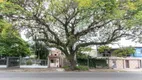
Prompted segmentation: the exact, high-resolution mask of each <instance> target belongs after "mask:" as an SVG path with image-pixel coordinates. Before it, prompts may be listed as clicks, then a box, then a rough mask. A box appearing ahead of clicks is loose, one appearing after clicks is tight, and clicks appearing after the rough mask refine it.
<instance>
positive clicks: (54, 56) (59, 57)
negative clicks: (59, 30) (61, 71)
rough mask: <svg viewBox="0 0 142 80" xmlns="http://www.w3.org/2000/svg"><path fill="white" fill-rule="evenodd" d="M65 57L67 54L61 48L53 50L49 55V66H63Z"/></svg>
mask: <svg viewBox="0 0 142 80" xmlns="http://www.w3.org/2000/svg"><path fill="white" fill-rule="evenodd" d="M64 58H65V56H64V55H63V53H62V52H61V51H60V50H58V49H54V50H51V51H50V54H49V56H48V67H63V65H64Z"/></svg>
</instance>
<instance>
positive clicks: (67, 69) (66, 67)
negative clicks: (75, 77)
mask: <svg viewBox="0 0 142 80" xmlns="http://www.w3.org/2000/svg"><path fill="white" fill-rule="evenodd" d="M63 68H64V69H65V71H71V69H70V67H69V66H64V67H63Z"/></svg>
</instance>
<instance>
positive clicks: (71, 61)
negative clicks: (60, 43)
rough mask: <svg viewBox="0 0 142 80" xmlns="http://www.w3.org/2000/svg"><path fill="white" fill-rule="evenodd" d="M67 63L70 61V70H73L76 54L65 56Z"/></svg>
mask: <svg viewBox="0 0 142 80" xmlns="http://www.w3.org/2000/svg"><path fill="white" fill-rule="evenodd" d="M67 59H68V61H69V63H70V69H71V70H75V67H76V64H77V61H76V56H75V55H69V56H68V57H67Z"/></svg>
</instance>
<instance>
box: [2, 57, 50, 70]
mask: <svg viewBox="0 0 142 80" xmlns="http://www.w3.org/2000/svg"><path fill="white" fill-rule="evenodd" d="M47 65H48V61H47V60H42V59H30V58H19V57H7V58H4V59H0V68H47Z"/></svg>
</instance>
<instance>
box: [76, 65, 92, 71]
mask: <svg viewBox="0 0 142 80" xmlns="http://www.w3.org/2000/svg"><path fill="white" fill-rule="evenodd" d="M75 70H79V71H88V70H89V68H88V67H87V66H76V67H75Z"/></svg>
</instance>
